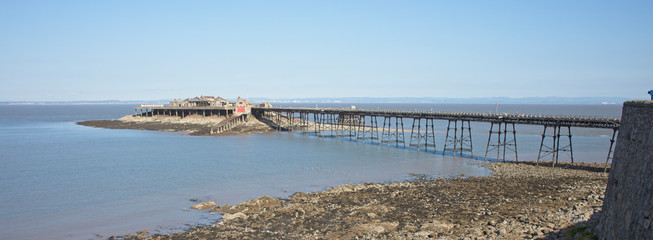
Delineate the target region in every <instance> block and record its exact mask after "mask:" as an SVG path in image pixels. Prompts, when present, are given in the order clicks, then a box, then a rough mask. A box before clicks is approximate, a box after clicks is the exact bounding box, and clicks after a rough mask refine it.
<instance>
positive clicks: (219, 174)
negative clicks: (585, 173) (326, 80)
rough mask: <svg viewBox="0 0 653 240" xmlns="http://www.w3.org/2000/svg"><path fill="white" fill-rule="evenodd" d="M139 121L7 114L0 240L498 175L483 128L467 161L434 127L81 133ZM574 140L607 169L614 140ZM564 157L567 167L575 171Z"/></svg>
mask: <svg viewBox="0 0 653 240" xmlns="http://www.w3.org/2000/svg"><path fill="white" fill-rule="evenodd" d="M275 105H276V106H288V107H292V106H296V107H299V106H301V107H315V106H318V107H343V108H350V107H351V106H352V105H356V108H359V109H388V110H418V111H441V112H493V113H494V112H498V113H524V114H542V115H576V116H599V117H615V118H618V117H620V114H621V105H609V104H608V105H569V104H565V105H543V104H540V105H538V104H510V105H498V104H429V103H422V104H389V103H388V104H378V103H368V104H363V103H357V104H347V103H318V104H315V103H279V104H275ZM132 113H133V106H132V105H127V104H113V105H112V104H79V105H75V104H64V105H56V104H13V105H11V104H9V105H0V189H2V191H1V192H0V203H1V204H0V238H2V239H106V238H107V237H109V236H112V235H125V234H135V233H136V232H138V231H148V232H152V233H171V232H175V231H183V230H185V229H188V228H189V227H192V226H198V225H204V224H212V223H215V222H216V221H219V219H220V214H218V213H211V212H209V211H199V210H193V209H190V206H192V205H194V204H196V203H197V202H204V201H214V202H216V203H217V204H218V205H225V204H237V203H239V202H243V201H247V200H251V199H255V198H258V197H260V196H263V195H267V196H272V197H278V198H287V197H289V196H290V195H292V194H293V193H295V192H313V191H320V190H325V189H328V188H330V187H334V186H338V185H342V184H363V183H371V182H374V183H384V182H398V181H408V180H411V179H414V178H417V177H470V176H486V175H488V174H489V173H490V172H489V170H487V169H485V168H482V167H478V166H476V165H474V164H473V163H474V162H478V161H483V160H484V158H483V157H484V155H485V152H486V144H487V141H488V131H489V124H485V123H472V124H471V129H472V140H473V152H472V153H473V154H472V153H467V154H466V155H463V157H461V156H453V155H452V154H450V153H448V152H442V149H441V148H442V147H443V141H444V140H443V139H444V136H445V135H444V134H445V133H446V127H447V125H446V124H447V122H445V121H436V123H435V128H436V145H437V149H435V151H433V150H430V151H424V150H423V149H421V150H417V149H414V148H413V149H410V148H404V147H403V146H385V145H379V144H375V143H372V142H361V141H355V140H348V139H345V140H341V139H332V138H319V137H316V136H310V135H302V134H298V133H288V132H272V133H263V134H252V135H238V136H223V137H208V136H189V135H186V134H184V133H175V132H157V131H145V130H116V129H102V128H92V127H86V126H81V125H77V124H76V123H77V122H79V121H86V120H106V119H118V118H120V117H122V116H124V115H128V114H132ZM382 121H383V119H379V125H381V122H382ZM411 126H412V122H409V120H406V121H405V122H404V128H405V129H410V127H411ZM542 130H543V129H542V127H541V126H522V125H518V126H517V143H518V153H519V155H518V157H519V160H520V161H535V160H536V158H537V153H538V150H539V144H540V141H541V139H542V137H541V136H542ZM572 136H573V137H572V139H573V151H574V152H573V154H574V155H573V157H574V161H577V162H595V163H604V162H605V161H606V160H607V154H608V149H609V145H610V139H611V137H612V130H606V129H583V128H572ZM406 137H408V135H407V136H406ZM546 141H552V140H550V139H548V138H547V139H546ZM565 154H567V155H565ZM565 154H562V155H561V156H560V161H570V156H568V153H565ZM512 155H514V153H512ZM489 156H490V157H489V159H488V160H489V161H496V160H497V157H496V151H494V152H491V154H489ZM508 156H511V155H510V154H508ZM507 158H508V159H507V160H509V161H510V160H514V157H507Z"/></svg>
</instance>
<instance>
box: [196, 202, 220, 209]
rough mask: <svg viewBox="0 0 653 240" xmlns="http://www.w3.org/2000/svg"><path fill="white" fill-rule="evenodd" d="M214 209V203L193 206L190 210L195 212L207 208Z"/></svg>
mask: <svg viewBox="0 0 653 240" xmlns="http://www.w3.org/2000/svg"><path fill="white" fill-rule="evenodd" d="M214 207H215V202H202V203H198V204H195V205H193V206H192V207H190V208H192V209H197V210H204V209H209V208H214Z"/></svg>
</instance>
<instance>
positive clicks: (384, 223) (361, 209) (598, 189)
mask: <svg viewBox="0 0 653 240" xmlns="http://www.w3.org/2000/svg"><path fill="white" fill-rule="evenodd" d="M461 161H462V160H461ZM472 162H473V161H472ZM476 164H481V165H483V166H485V167H488V168H490V169H491V170H493V172H492V174H491V176H488V177H469V178H437V179H428V178H419V179H417V180H413V181H408V182H397V183H388V184H362V185H343V186H339V187H334V188H331V189H328V190H325V191H320V192H314V193H301V192H298V193H295V194H293V195H292V196H290V197H289V198H288V199H275V198H271V197H267V196H262V197H260V198H258V199H255V200H251V201H247V202H244V203H241V204H238V205H235V206H229V205H222V206H221V205H220V203H218V206H217V207H215V208H213V209H212V211H217V212H220V213H222V214H223V218H222V221H220V222H218V223H216V224H214V225H210V226H201V227H195V228H192V229H189V230H188V231H186V232H178V233H174V234H167V235H156V234H149V233H147V232H140V233H138V234H137V235H128V236H121V237H118V238H126V239H354V238H363V239H430V238H437V239H534V238H542V239H567V238H573V237H576V238H578V237H579V236H581V237H582V236H591V235H592V234H593V226H594V225H595V224H596V221H597V219H598V217H597V215H598V214H600V210H601V206H602V204H603V195H604V191H605V187H606V181H607V174H605V173H604V172H603V165H599V164H594V165H593V164H582V165H579V164H575V165H565V164H561V165H557V166H556V167H555V168H552V167H550V165H543V164H541V165H539V166H536V165H535V164H533V163H476ZM112 238H113V237H112Z"/></svg>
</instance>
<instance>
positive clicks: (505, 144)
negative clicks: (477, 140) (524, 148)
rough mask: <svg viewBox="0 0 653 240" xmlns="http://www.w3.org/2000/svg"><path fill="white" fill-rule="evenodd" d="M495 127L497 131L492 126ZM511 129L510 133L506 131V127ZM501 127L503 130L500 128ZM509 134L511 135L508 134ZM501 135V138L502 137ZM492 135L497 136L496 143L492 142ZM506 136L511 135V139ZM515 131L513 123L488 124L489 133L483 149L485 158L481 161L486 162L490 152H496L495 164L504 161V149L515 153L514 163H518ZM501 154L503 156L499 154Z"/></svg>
mask: <svg viewBox="0 0 653 240" xmlns="http://www.w3.org/2000/svg"><path fill="white" fill-rule="evenodd" d="M495 124H496V125H497V127H498V129H497V131H493V130H494V125H495ZM509 125H510V126H511V127H512V131H508V126H509ZM502 126H503V128H502ZM510 133H511V134H510ZM502 134H503V138H502V136H501V135H502ZM492 135H497V142H496V143H494V142H493V141H492ZM508 135H512V139H509V138H508ZM516 135H517V131H516V130H515V124H514V123H506V122H491V123H490V132H489V134H488V138H487V146H486V147H485V157H484V158H483V161H487V154H488V153H489V152H490V151H493V150H495V149H496V150H497V162H498V161H499V160H502V161H503V162H505V161H506V149H507V150H509V151H512V152H514V153H515V162H519V158H518V157H517V136H516ZM502 152H503V154H501V153H502Z"/></svg>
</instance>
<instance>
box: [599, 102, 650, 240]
mask: <svg viewBox="0 0 653 240" xmlns="http://www.w3.org/2000/svg"><path fill="white" fill-rule="evenodd" d="M652 220H653V101H648V100H647V101H628V102H626V103H624V107H623V112H622V115H621V127H620V128H619V136H618V137H617V142H616V146H615V150H614V158H613V160H612V168H611V170H610V176H609V178H608V186H607V189H606V192H605V198H604V202H603V211H602V213H601V218H600V220H599V226H598V230H599V236H600V238H601V239H653V222H652Z"/></svg>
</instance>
